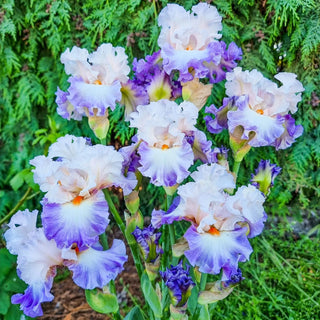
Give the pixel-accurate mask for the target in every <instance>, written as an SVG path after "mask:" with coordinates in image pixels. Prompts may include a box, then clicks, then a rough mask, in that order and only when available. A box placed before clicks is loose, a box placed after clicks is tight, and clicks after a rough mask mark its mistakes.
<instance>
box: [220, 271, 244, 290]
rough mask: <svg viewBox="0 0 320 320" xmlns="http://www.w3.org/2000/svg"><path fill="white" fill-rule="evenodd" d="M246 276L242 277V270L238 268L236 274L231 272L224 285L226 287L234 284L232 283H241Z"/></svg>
mask: <svg viewBox="0 0 320 320" xmlns="http://www.w3.org/2000/svg"><path fill="white" fill-rule="evenodd" d="M243 279H244V278H243V277H242V272H241V270H240V269H239V268H238V270H237V272H236V273H234V274H231V275H230V276H229V280H227V281H225V283H224V285H225V286H226V287H229V286H232V285H236V284H237V283H239V282H240V281H242V280H243Z"/></svg>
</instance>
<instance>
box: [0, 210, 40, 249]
mask: <svg viewBox="0 0 320 320" xmlns="http://www.w3.org/2000/svg"><path fill="white" fill-rule="evenodd" d="M37 215H38V210H33V211H31V212H30V211H29V210H28V209H27V210H24V211H18V212H17V213H16V214H15V215H14V216H13V217H12V218H11V220H10V223H9V224H8V227H9V228H10V229H9V230H7V231H6V232H5V233H4V238H5V239H6V247H7V249H8V250H9V252H10V253H11V254H19V251H20V250H21V249H22V250H23V245H25V242H26V239H27V238H28V234H29V233H32V232H34V231H36V223H37Z"/></svg>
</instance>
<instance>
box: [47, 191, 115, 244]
mask: <svg viewBox="0 0 320 320" xmlns="http://www.w3.org/2000/svg"><path fill="white" fill-rule="evenodd" d="M77 198H78V197H77ZM78 199H79V201H78V203H73V202H69V203H66V204H57V203H48V201H47V200H46V199H44V200H43V213H42V224H43V227H44V231H45V234H46V236H47V238H48V239H49V240H50V239H54V240H55V241H56V243H57V246H58V247H59V248H63V247H70V246H71V245H72V244H73V243H76V244H77V245H78V247H79V248H83V247H86V246H89V245H91V244H93V243H95V242H97V240H98V236H99V235H100V234H101V233H103V232H104V230H105V229H106V227H107V225H108V223H109V219H108V215H109V213H108V210H109V207H108V203H107V202H106V200H105V198H104V195H103V192H102V191H99V192H98V193H97V194H96V195H95V196H92V197H90V198H88V199H83V200H81V199H80V198H78Z"/></svg>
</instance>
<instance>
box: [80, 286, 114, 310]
mask: <svg viewBox="0 0 320 320" xmlns="http://www.w3.org/2000/svg"><path fill="white" fill-rule="evenodd" d="M85 294H86V299H87V302H88V304H89V306H90V307H91V308H92V309H93V310H95V311H97V312H99V313H115V312H117V311H118V310H119V304H118V300H117V297H116V296H115V295H113V294H112V293H110V292H106V293H104V292H102V291H101V290H99V289H93V290H85Z"/></svg>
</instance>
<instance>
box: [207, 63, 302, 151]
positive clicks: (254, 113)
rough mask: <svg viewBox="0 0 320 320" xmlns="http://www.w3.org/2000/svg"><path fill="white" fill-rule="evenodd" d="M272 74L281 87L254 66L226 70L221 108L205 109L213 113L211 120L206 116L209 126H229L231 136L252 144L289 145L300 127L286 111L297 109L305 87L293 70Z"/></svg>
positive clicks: (213, 128) (214, 130)
mask: <svg viewBox="0 0 320 320" xmlns="http://www.w3.org/2000/svg"><path fill="white" fill-rule="evenodd" d="M275 78H276V79H277V80H279V81H280V82H282V86H281V87H278V86H277V85H276V84H275V83H274V82H272V81H270V80H268V79H266V78H265V77H263V75H262V74H261V73H260V72H258V71H257V70H252V71H250V72H249V71H242V69H241V68H235V69H234V70H233V72H230V73H227V82H226V85H225V86H226V94H227V96H228V98H225V99H224V101H223V106H222V107H221V108H219V109H216V108H215V107H214V106H211V107H210V108H207V109H206V112H207V113H213V114H214V115H215V119H214V120H212V118H211V117H210V116H207V117H206V118H205V120H206V123H207V128H208V130H209V131H210V132H212V133H219V132H220V131H221V130H222V129H224V128H228V130H229V132H230V135H231V137H235V138H236V139H241V140H247V141H248V144H249V145H250V146H253V147H260V146H275V147H276V149H277V150H279V149H285V148H288V147H289V146H291V144H292V143H293V142H294V141H295V139H296V138H298V137H299V136H300V135H301V134H302V132H303V128H302V126H301V125H297V126H296V125H295V123H294V119H293V118H292V116H291V115H290V114H289V112H290V113H295V112H296V111H297V103H298V102H299V101H300V100H301V92H302V91H304V88H303V86H302V84H301V82H300V81H298V80H297V79H296V75H295V74H293V73H288V72H282V73H279V74H277V75H276V76H275Z"/></svg>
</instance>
